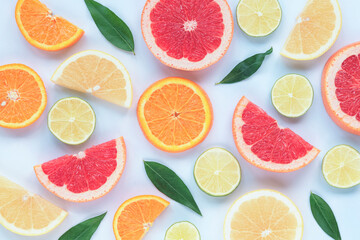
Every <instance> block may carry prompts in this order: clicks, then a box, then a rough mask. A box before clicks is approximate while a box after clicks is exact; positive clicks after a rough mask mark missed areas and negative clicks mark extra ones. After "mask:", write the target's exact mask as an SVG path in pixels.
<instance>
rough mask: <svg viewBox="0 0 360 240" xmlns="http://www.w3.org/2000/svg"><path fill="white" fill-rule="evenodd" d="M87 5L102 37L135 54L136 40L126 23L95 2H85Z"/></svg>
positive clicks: (90, 0)
mask: <svg viewBox="0 0 360 240" xmlns="http://www.w3.org/2000/svg"><path fill="white" fill-rule="evenodd" d="M85 4H86V6H87V8H88V9H89V11H90V14H91V16H92V18H93V19H94V22H95V24H96V26H97V27H98V29H99V30H100V32H101V33H102V35H104V37H105V38H106V39H107V40H108V41H109V42H111V43H112V44H113V45H115V46H116V47H118V48H120V49H123V50H125V51H128V52H133V53H134V54H135V52H134V50H135V44H134V38H133V35H132V33H131V30H130V28H129V27H128V26H127V25H126V23H125V22H124V21H123V20H121V19H120V18H119V17H118V16H116V14H115V13H114V12H113V11H111V10H110V9H109V8H107V7H105V6H103V5H101V4H100V3H98V2H96V1H94V0H85Z"/></svg>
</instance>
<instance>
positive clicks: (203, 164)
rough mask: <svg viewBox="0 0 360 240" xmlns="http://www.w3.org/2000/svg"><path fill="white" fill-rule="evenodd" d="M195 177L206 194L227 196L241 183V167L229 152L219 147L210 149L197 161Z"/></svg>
mask: <svg viewBox="0 0 360 240" xmlns="http://www.w3.org/2000/svg"><path fill="white" fill-rule="evenodd" d="M194 177H195V181H196V183H197V185H198V186H199V188H200V189H201V190H202V191H204V192H205V193H207V194H209V195H211V196H215V197H221V196H226V195H228V194H230V193H232V192H233V191H234V190H235V189H236V188H237V186H238V185H239V183H240V179H241V171H240V165H239V162H238V161H237V159H236V158H235V157H234V156H233V155H232V154H231V153H230V152H229V151H227V150H225V149H223V148H218V147H216V148H210V149H208V150H206V151H205V152H204V153H202V154H201V155H200V157H199V158H198V159H197V161H196V163H195V167H194Z"/></svg>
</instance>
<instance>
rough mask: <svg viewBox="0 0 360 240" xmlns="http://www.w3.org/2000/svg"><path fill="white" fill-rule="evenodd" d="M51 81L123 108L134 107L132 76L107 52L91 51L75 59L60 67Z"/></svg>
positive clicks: (81, 53)
mask: <svg viewBox="0 0 360 240" xmlns="http://www.w3.org/2000/svg"><path fill="white" fill-rule="evenodd" d="M51 81H53V82H54V83H56V84H58V85H60V86H63V87H67V88H70V89H73V90H76V91H79V92H86V93H90V94H92V95H94V96H95V97H98V98H100V99H103V100H106V101H108V102H111V103H115V104H117V105H120V106H123V107H127V108H129V107H130V106H131V102H132V86H131V80H130V75H129V73H128V71H127V70H126V68H125V66H124V65H123V64H122V63H121V62H120V61H119V60H118V59H116V58H115V57H113V56H111V55H109V54H106V53H104V52H100V51H95V50H88V51H83V52H79V53H77V54H74V55H72V56H71V57H70V58H68V59H67V60H65V61H64V62H63V63H62V64H61V65H60V66H59V68H58V69H57V70H56V71H55V73H54V75H53V76H52V78H51Z"/></svg>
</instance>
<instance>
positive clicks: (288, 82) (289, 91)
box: [271, 74, 314, 117]
mask: <svg viewBox="0 0 360 240" xmlns="http://www.w3.org/2000/svg"><path fill="white" fill-rule="evenodd" d="M313 98H314V91H313V88H312V86H311V83H310V81H309V80H308V79H307V78H306V77H304V76H301V75H299V74H287V75H285V76H283V77H281V78H280V79H278V80H277V81H276V82H275V84H274V86H273V88H272V90H271V100H272V103H273V105H274V107H275V108H276V110H277V111H278V112H279V113H281V114H282V115H284V116H286V117H300V116H302V115H304V114H305V113H306V111H307V110H309V108H310V107H311V104H312V102H313Z"/></svg>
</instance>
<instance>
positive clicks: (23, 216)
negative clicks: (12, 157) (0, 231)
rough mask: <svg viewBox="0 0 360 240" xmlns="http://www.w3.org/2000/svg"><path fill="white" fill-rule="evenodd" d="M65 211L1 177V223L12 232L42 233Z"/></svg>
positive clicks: (56, 223)
mask: <svg viewBox="0 0 360 240" xmlns="http://www.w3.org/2000/svg"><path fill="white" fill-rule="evenodd" d="M66 216H67V212H66V211H64V210H62V209H61V208H59V207H57V206H55V205H54V204H52V203H50V202H48V201H46V200H44V199H43V198H41V197H39V196H38V195H36V194H33V193H30V192H28V191H27V190H26V189H24V188H23V187H21V186H19V185H17V184H16V183H14V182H12V181H10V180H9V179H7V178H5V177H3V176H0V224H2V225H3V226H4V227H5V228H6V229H8V230H10V231H11V232H13V233H16V234H20V235H25V236H37V235H43V234H45V233H48V232H50V231H51V230H53V229H54V228H56V227H57V226H58V225H59V224H60V223H61V222H62V221H63V220H64V219H65V218H66Z"/></svg>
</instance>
